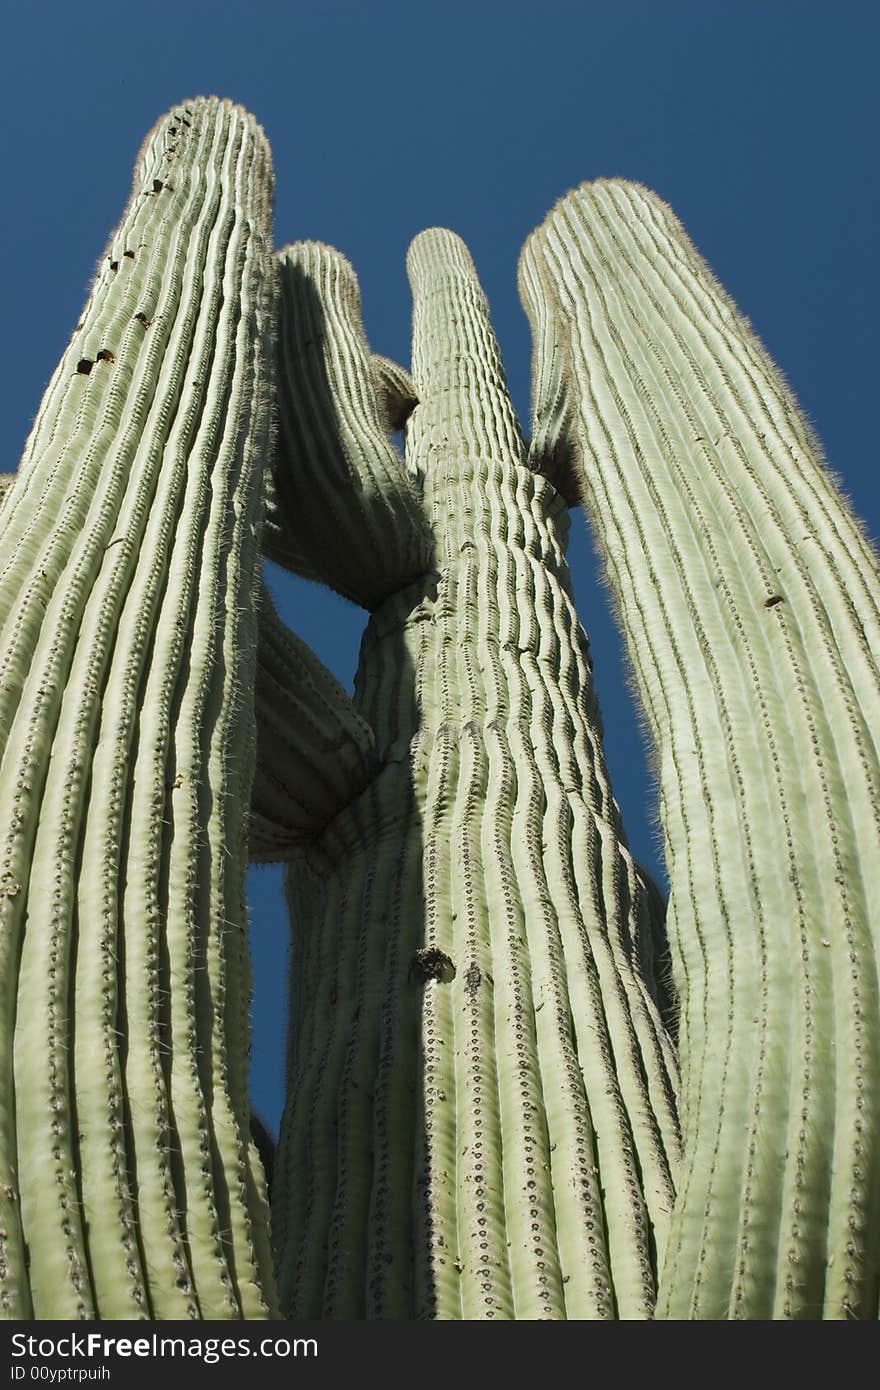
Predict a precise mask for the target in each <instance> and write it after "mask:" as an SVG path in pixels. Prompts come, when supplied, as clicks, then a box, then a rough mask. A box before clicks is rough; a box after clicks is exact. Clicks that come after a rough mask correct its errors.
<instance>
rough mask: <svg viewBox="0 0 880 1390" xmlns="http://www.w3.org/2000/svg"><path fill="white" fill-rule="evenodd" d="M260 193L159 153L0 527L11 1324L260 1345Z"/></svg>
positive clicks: (220, 136)
mask: <svg viewBox="0 0 880 1390" xmlns="http://www.w3.org/2000/svg"><path fill="white" fill-rule="evenodd" d="M270 210H271V171H270V162H269V152H268V148H267V146H266V142H265V139H264V137H263V135H262V132H261V131H260V129H259V127H258V126H257V125H256V124H255V122H254V121H253V120H252V119H251V118H250V117H249V116H247V115H246V114H245V113H244V112H242V111H241V110H240V109H238V108H236V107H234V106H231V105H230V104H229V103H228V102H220V101H216V100H210V101H203V100H199V101H195V102H191V103H188V104H186V105H183V106H181V107H178V108H175V110H173V111H172V112H171V113H170V114H169V115H168V116H167V117H166V118H165V119H164V120H162V121H160V123H159V124H158V125H157V126H156V128H155V129H154V130H153V131H152V132H151V134H150V135H149V137H148V138H147V140H146V143H145V144H144V146H143V150H142V152H141V156H140V158H139V161H138V164H137V168H136V171H135V179H134V187H133V191H132V196H131V200H130V202H129V205H128V208H127V209H126V212H125V214H124V216H123V219H122V221H121V223H120V225H119V228H118V229H117V231H116V232H115V233H114V235H113V237H112V238H111V241H110V244H109V246H108V249H107V253H106V255H105V257H104V258H103V260H102V261H101V263H100V265H99V267H98V272H97V276H96V279H95V282H94V286H93V289H92V293H91V296H90V298H89V301H88V303H87V305H86V308H85V310H84V312H83V316H82V319H81V321H80V323H79V324H78V325H77V327H76V331H75V333H74V335H73V339H72V341H71V343H70V346H69V347H68V349H67V351H66V352H65V354H64V356H63V358H62V360H61V363H60V365H59V367H58V369H57V371H56V373H55V375H54V377H53V379H52V381H51V383H50V385H49V388H48V390H47V392H46V395H45V398H44V400H43V403H42V405H41V407H40V411H39V414H38V416H37V419H36V423H35V425H34V429H33V433H32V435H31V437H30V440H29V441H28V445H27V448H26V451H25V454H24V458H23V460H22V463H21V467H20V469H19V473H18V476H17V478H16V479H15V481H14V484H13V485H12V487H11V490H10V492H9V493H8V494H7V496H6V499H5V502H4V505H3V508H2V512H0V561H2V572H0V624H2V654H0V673H2V674H0V738H2V743H0V748H2V762H0V806H2V808H3V821H4V830H3V833H2V839H0V979H2V1011H0V1066H2V1068H3V1073H2V1075H3V1082H2V1091H0V1095H2V1100H0V1104H2V1114H0V1173H2V1176H0V1210H2V1219H0V1227H2V1237H0V1308H2V1312H3V1314H4V1315H5V1316H7V1317H26V1316H29V1315H31V1314H33V1315H35V1316H36V1317H39V1318H45V1317H55V1318H66V1317H71V1318H73V1317H76V1318H85V1317H95V1316H100V1317H102V1318H136V1317H145V1316H146V1317H150V1316H152V1317H156V1318H187V1317H198V1316H202V1317H242V1316H244V1317H261V1316H266V1315H267V1314H268V1313H269V1312H270V1311H271V1310H272V1308H273V1306H274V1305H273V1292H272V1289H273V1282H272V1275H271V1268H270V1259H269V1248H268V1231H267V1210H266V1204H265V1194H264V1192H263V1190H262V1176H261V1173H260V1169H259V1163H258V1162H257V1161H256V1159H255V1155H254V1152H253V1150H252V1148H251V1146H250V1143H249V1111H248V1100H247V1007H248V998H249V974H248V960H247V949H246V940H245V911H244V902H243V875H244V869H245V864H246V855H247V846H246V842H245V821H246V813H247V808H248V804H249V800H250V791H251V778H252V773H253V750H254V716H253V695H252V691H253V685H254V668H255V656H256V615H255V605H256V600H257V587H258V583H259V572H258V565H257V557H258V549H257V547H258V539H259V537H258V529H259V522H260V518H261V512H262V467H263V461H264V457H265V452H266V444H267V431H268V421H269V410H268V406H269V384H268V379H267V370H268V358H267V352H266V338H267V329H268V324H269V316H270V313H271V309H272V298H271V286H272V283H273V281H272V277H271V276H270V274H269V270H270V247H269V242H268V236H269V230H270V229H269V218H270Z"/></svg>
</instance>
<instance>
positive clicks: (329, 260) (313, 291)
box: [263, 242, 431, 609]
mask: <svg viewBox="0 0 880 1390" xmlns="http://www.w3.org/2000/svg"><path fill="white" fill-rule="evenodd" d="M280 267H281V307H280V328H279V422H278V423H279V431H278V440H277V448H276V452H275V455H274V458H273V464H272V469H271V478H270V490H269V493H268V507H267V517H266V529H265V533H264V539H263V547H264V550H265V553H266V554H267V555H268V556H269V557H270V558H271V559H273V560H275V561H277V562H278V563H279V564H281V565H284V566H285V567H286V568H288V569H293V570H296V571H298V572H299V573H303V574H306V575H307V576H313V575H317V576H318V577H319V578H320V579H321V580H323V582H324V583H326V584H329V585H330V587H331V588H334V589H336V590H337V591H338V592H339V593H341V594H343V595H344V596H345V597H346V598H350V599H353V600H354V602H356V603H359V604H362V605H363V606H364V607H365V608H370V609H372V608H375V607H376V605H377V604H378V603H380V602H381V600H382V599H383V598H385V597H387V595H388V594H389V593H393V592H394V591H395V590H396V589H398V588H400V587H401V586H402V585H403V584H405V583H407V582H408V581H410V580H412V579H415V578H416V577H417V576H418V575H421V574H424V573H425V571H426V570H427V569H429V568H430V563H431V535H430V531H429V528H428V525H427V522H426V520H425V516H424V513H423V511H422V508H421V506H420V504H419V499H418V495H417V492H416V489H415V487H414V486H413V484H412V482H411V480H410V479H408V478H407V477H406V474H405V472H404V469H403V464H402V461H401V459H400V458H399V457H398V455H397V454H396V453H395V451H394V449H393V447H392V446H391V444H390V442H389V440H388V438H387V429H386V424H387V420H386V418H384V417H383V406H385V407H386V408H387V406H386V403H387V398H388V397H387V390H388V388H387V385H386V386H383V391H382V399H381V400H380V397H379V395H377V390H376V381H375V378H374V374H373V359H372V358H371V355H370V351H369V348H368V347H367V344H366V339H365V338H364V331H363V326H362V323H361V313H360V294H359V291H358V285H357V280H356V278H355V275H354V272H353V270H352V269H351V266H350V265H349V263H348V261H346V260H345V258H344V257H343V256H341V255H340V254H339V253H338V252H337V251H334V250H332V249H331V248H330V247H327V246H322V245H320V244H319V243H317V242H299V243H297V244H296V245H294V246H289V247H287V248H286V249H285V250H284V251H283V252H282V253H281V255H280ZM382 376H383V380H384V381H385V382H386V383H387V382H388V381H389V374H388V372H387V371H386V372H384V373H383V374H382ZM396 389H397V391H398V392H400V390H401V385H400V379H398V383H397V388H396Z"/></svg>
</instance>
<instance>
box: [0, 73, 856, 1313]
mask: <svg viewBox="0 0 880 1390" xmlns="http://www.w3.org/2000/svg"><path fill="white" fill-rule="evenodd" d="M270 201H271V173H270V164H269V154H268V149H267V147H266V143H265V140H264V137H263V135H262V132H261V131H260V130H259V127H258V126H257V125H256V124H255V122H254V121H253V120H252V119H251V118H250V117H249V116H247V114H246V113H244V112H242V111H241V110H240V109H239V108H237V107H234V106H232V105H230V104H229V103H228V102H221V101H217V100H215V99H210V100H201V99H200V100H198V101H195V102H191V103H189V104H186V105H184V106H181V107H178V108H175V110H174V111H173V112H171V113H170V114H169V116H167V117H166V118H165V119H164V120H163V121H161V122H160V123H159V125H158V126H157V127H156V128H155V129H154V131H153V132H152V133H151V135H150V136H149V137H148V139H147V141H146V143H145V145H144V147H143V151H142V154H141V157H140V160H139V162H138V166H137V170H136V175H135V185H134V189H133V193H132V198H131V201H130V203H129V205H128V208H127V210H126V213H125V214H124V217H123V220H122V222H121V224H120V227H119V229H118V231H117V232H116V233H115V234H114V236H113V238H112V240H111V243H110V246H109V248H108V251H107V255H106V257H105V259H104V260H103V261H102V262H101V265H100V266H99V270H98V275H97V277H96V280H95V284H94V287H93V291H92V294H91V297H90V299H89V302H88V304H87V305H86V309H85V311H84V313H83V317H82V319H81V321H80V323H79V324H78V325H77V328H76V330H75V333H74V336H73V340H72V342H71V344H70V347H69V348H68V350H67V352H66V353H65V355H64V357H63V359H62V361H61V364H60V366H59V368H58V371H57V372H56V374H55V376H54V378H53V380H52V382H51V383H50V386H49V389H48V391H47V393H46V396H45V398H44V401H43V404H42V406H41V408H40V412H39V415H38V417H37V420H36V424H35V426H34V430H33V433H32V435H31V438H30V440H29V442H28V446H27V449H26V452H25V456H24V459H23V461H22V464H21V468H20V470H19V473H18V475H17V477H16V478H15V479H14V480H12V481H11V482H10V483H4V485H3V488H2V490H0V566H2V567H0V809H2V812H3V824H4V830H3V833H2V836H0V1068H2V1085H0V1314H2V1316H5V1317H7V1318H10V1317H11V1318H22V1317H27V1316H30V1315H34V1316H36V1317H40V1318H43V1317H56V1318H88V1317H100V1318H104V1319H107V1318H143V1317H154V1318H180V1317H189V1318H195V1317H209V1318H217V1317H220V1318H240V1317H247V1318H250V1317H255V1318H259V1317H266V1316H271V1315H272V1314H273V1313H274V1312H275V1311H276V1310H277V1309H278V1308H279V1307H280V1308H282V1309H283V1310H284V1312H286V1313H291V1314H293V1315H295V1316H328V1317H374V1318H392V1317H398V1318H399V1317H433V1318H461V1317H464V1318H562V1317H569V1318H572V1317H573V1318H609V1317H642V1318H644V1317H650V1316H662V1317H698V1318H719V1317H750V1318H757V1317H761V1318H764V1317H846V1316H854V1315H855V1316H860V1317H876V1315H877V1304H878V1288H880V1246H878V1234H880V1153H878V1147H880V1138H878V1126H877V1120H878V1115H877V1109H878V1092H877V1083H878V1076H880V1017H878V1015H880V987H878V941H877V916H876V911H875V910H874V908H873V904H874V902H875V900H876V898H877V896H878V890H880V881H878V880H880V853H878V851H880V756H878V742H877V730H878V728H880V674H878V653H880V576H878V566H877V562H876V559H875V557H874V555H873V553H872V552H871V549H870V547H869V546H868V544H867V543H866V541H865V540H864V538H863V537H862V535H861V534H860V532H859V529H858V526H857V525H856V523H855V522H854V521H853V519H852V517H851V516H850V514H849V511H848V509H847V508H846V506H845V504H844V503H843V501H842V500H841V498H840V497H839V495H838V494H837V492H836V491H835V488H834V486H833V483H832V482H831V481H830V480H829V477H828V475H827V473H826V472H825V471H824V470H823V468H822V466H821V461H820V459H819V456H818V451H817V446H816V444H815V441H814V440H813V438H812V436H811V434H810V431H809V430H808V429H807V427H806V426H805V424H804V423H803V421H802V419H801V417H800V415H799V414H798V411H797V409H796V406H795V405H794V402H793V401H792V399H791V397H790V395H789V393H788V392H787V391H786V389H785V387H784V386H783V385H782V383H781V382H780V380H779V377H778V374H777V373H776V372H775V369H774V368H773V367H772V364H771V363H770V362H769V361H768V359H767V357H766V354H765V353H764V352H763V350H762V349H761V347H760V345H759V344H758V343H757V342H756V340H755V339H754V337H753V335H752V334H751V333H750V331H749V329H748V327H747V325H746V324H745V323H744V322H743V321H742V319H741V318H740V316H739V315H738V314H737V312H736V309H735V307H734V306H733V305H732V304H731V303H730V301H729V300H728V299H727V298H726V296H725V295H724V293H723V292H722V291H721V290H720V289H719V287H718V286H717V284H716V283H715V281H714V280H713V278H712V276H711V274H710V273H709V271H708V270H707V268H706V267H705V265H704V264H703V263H702V261H701V260H700V258H699V257H698V256H697V254H696V252H695V251H694V250H693V247H692V246H691V245H690V243H689V242H688V240H687V238H686V237H685V235H684V233H683V232H682V230H681V228H680V227H679V225H678V224H677V222H676V221H675V219H674V218H673V217H672V215H671V214H670V213H669V211H668V209H666V208H665V207H664V206H663V204H661V203H660V202H659V200H658V199H656V198H655V197H654V196H653V195H651V194H649V193H647V192H646V191H645V190H643V189H641V188H639V187H637V186H635V185H630V184H625V183H621V182H611V183H608V182H606V183H599V184H594V185H584V186H583V187H582V188H580V189H578V190H577V191H576V192H574V193H572V194H570V195H568V197H566V198H565V199H563V200H562V201H561V202H560V203H559V205H558V206H557V207H556V208H555V209H554V211H553V212H552V213H551V214H550V216H549V217H548V219H547V220H546V222H545V223H544V224H543V225H542V226H541V227H540V228H539V229H538V230H537V231H536V232H535V233H534V234H533V235H532V236H531V237H530V238H529V241H528V242H527V244H526V246H525V248H524V251H523V256H522V259H521V265H520V283H521V290H522V294H523V298H524V302H525V304H526V307H527V311H528V312H529V314H530V317H531V319H532V323H533V328H534V343H535V356H534V405H535V420H534V429H533V435H532V442H531V446H527V444H526V442H525V440H524V438H523V436H522V434H521V431H520V428H519V425H518V422H517V420H516V418H515V415H514V412H513V409H512V407H511V404H510V401H509V399H508V396H507V392H506V389H505V385H504V379H503V372H502V367H501V362H500V357H499V353H498V348H497V344H496V342H495V339H494V336H493V333H492V329H491V326H490V323H489V317H488V310H487V306H486V303H485V300H484V298H483V295H482V292H481V290H480V287H479V284H478V282H477V279H476V274H475V271H474V267H473V265H472V263H471V260H470V257H469V255H468V253H467V250H466V248H465V247H464V245H463V244H462V242H461V241H459V239H458V238H457V237H455V236H454V235H453V234H452V233H450V232H445V231H440V230H432V231H429V232H426V233H423V234H422V235H421V236H419V237H418V238H416V240H415V242H414V243H413V245H412V247H411V249H410V255H409V273H410V279H411V283H412V288H413V295H414V304H415V319H414V341H413V377H412V378H411V377H410V376H409V374H408V373H407V372H406V371H404V370H403V369H401V368H398V367H396V366H395V364H393V363H391V362H388V361H387V360H385V359H383V358H378V357H375V356H373V355H372V354H371V353H370V351H369V349H368V347H367V344H366V340H365V337H364V333H363V327H362V324H361V320H360V308H359V296H358V288H357V282H356V280H355V277H354V273H353V271H352V269H351V267H350V266H349V265H348V263H347V262H346V261H345V260H344V258H343V257H341V256H340V255H339V254H338V253H336V252H334V251H332V250H331V249H329V248H328V247H325V246H322V245H320V244H317V243H313V242H307V243H299V244H297V245H295V246H293V247H290V248H288V249H287V250H286V251H285V252H284V253H283V254H282V256H281V257H280V260H278V261H277V262H276V261H273V259H272V258H271V256H270V251H269V244H268V234H269V225H268V224H269V211H270ZM279 280H280V304H281V308H280V316H279V319H278V321H277V322H278V331H277V333H275V332H274V331H273V330H274V328H275V324H276V320H275V314H274V304H275V290H276V289H278V288H279V284H278V282H279ZM273 338H277V347H278V352H277V361H276V363H275V366H276V367H277V372H278V383H277V390H276V389H275V388H274V386H273V367H272V359H273V358H274V357H275V356H276V354H275V353H274V350H273V344H272V343H270V339H273ZM273 391H274V395H273ZM273 401H274V406H275V410H274V414H275V415H276V416H277V434H278V439H277V444H276V443H275V442H273V431H272V429H271V427H270V420H271V417H272V415H273V409H272V404H273ZM402 427H405V434H406V447H405V454H401V453H399V452H398V451H397V449H396V448H395V446H394V444H393V443H392V442H391V439H390V436H391V434H392V433H393V432H394V431H397V430H400V429H401V428H402ZM576 501H583V502H585V504H586V507H587V510H588V512H589V513H590V516H591V519H592V522H593V525H594V528H595V531H596V534H597V537H598V539H599V542H600V544H601V547H602V549H603V551H604V554H605V558H606V562H607V567H608V574H609V579H610V582H611V587H612V591H613V594H614V597H615V600H616V603H617V607H618V611H619V614H620V617H621V620H622V623H623V626H624V629H625V632H626V636H627V641H628V646H629V651H630V656H631V660H632V664H633V669H634V671H635V676H636V681H637V685H638V688H639V690H640V692H641V696H642V700H643V702H644V706H645V709H646V712H647V716H648V721H649V725H650V728H651V731H652V733H653V736H654V739H655V742H656V746H657V751H658V755H659V768H660V778H661V793H662V808H661V810H662V821H663V827H664V834H665V838H666V846H667V854H668V868H669V874H670V880H671V885H672V895H671V900H670V907H669V914H668V923H667V926H668V933H669V940H670V943H671V951H672V965H673V972H674V981H675V987H676V990H677V994H678V996H679V1001H680V1025H679V1022H678V1019H677V1017H676V1010H675V1009H674V1008H673V1007H672V1005H671V1003H670V1000H669V997H668V980H667V978H666V972H667V956H666V952H667V941H666V928H665V927H664V921H663V918H664V904H663V902H662V898H661V896H660V894H659V892H658V891H657V889H656V887H655V886H654V885H653V884H652V883H651V881H650V880H649V879H648V877H647V876H646V875H645V873H644V872H643V871H642V870H641V869H640V867H639V866H638V865H637V864H636V863H635V862H634V861H633V858H632V856H631V854H630V852H629V850H628V848H627V845H626V840H625V837H624V833H623V828H622V824H621V817H620V813H619V810H618V807H617V805H616V803H615V801H614V799H613V796H612V793H611V787H610V784H609V779H608V772H607V768H606V765H605V760H604V757H603V752H602V726H601V719H600V716H599V710H598V706H597V702H596V697H595V692H594V688H593V681H592V667H591V663H590V658H589V654H588V648H587V642H586V638H585V636H584V634H583V631H582V630H581V628H580V627H579V626H578V623H577V620H576V617H575V614H574V610H573V606H572V602H571V592H570V585H569V577H568V570H567V565H566V559H565V545H566V538H567V531H568V506H569V504H571V503H574V502H576ZM264 510H265V527H263V521H264ZM261 544H262V547H263V549H264V551H265V553H267V554H268V555H270V556H272V557H273V558H275V559H277V560H279V561H280V562H281V563H282V564H285V565H287V566H288V567H289V568H293V569H295V570H297V571H299V572H300V573H304V574H308V575H310V576H312V577H316V578H320V579H322V580H323V581H324V582H325V583H327V584H329V585H331V586H332V587H333V588H335V589H336V590H337V591H338V592H340V593H342V594H344V595H346V596H347V597H349V598H351V599H353V600H354V601H355V602H357V603H359V604H361V605H362V606H363V607H364V608H366V609H367V610H369V613H370V618H369V622H368V624H367V627H366V631H365V634H364V639H363V644H362V650H361V661H360V666H359V670H358V675H357V680H356V688H355V696H354V699H353V700H352V699H350V698H349V697H348V696H347V695H346V694H345V692H344V691H343V690H341V688H340V687H339V686H338V684H337V683H336V682H335V681H334V680H333V679H332V677H330V676H329V674H328V673H327V672H326V671H325V670H324V668H323V667H322V666H321V664H320V663H319V662H318V661H317V659H316V658H315V657H314V655H313V654H312V653H311V652H310V651H309V650H308V649H307V648H306V647H305V646H304V645H303V644H302V643H301V642H300V641H299V640H298V639H297V638H296V637H295V636H294V635H293V634H292V633H290V632H288V631H287V629H286V628H285V627H284V625H283V623H281V622H280V620H279V619H278V617H277V615H276V613H275V611H274V609H273V607H272V604H271V601H270V599H269V597H268V594H267V592H266V591H265V590H264V589H262V588H261V581H260V546H261ZM248 855H250V857H251V858H252V859H254V860H269V859H285V860H287V861H289V870H288V876H287V891H288V899H289V903H290V908H291V917H292V927H293V968H292V977H291V986H292V990H291V1026H290V1041H289V1049H290V1050H289V1076H288V1098H287V1105H286V1109H285V1114H284V1119H283V1124H282V1134H281V1144H280V1153H279V1159H278V1164H277V1169H276V1174H275V1194H274V1200H273V1223H272V1224H273V1230H272V1240H273V1242H274V1245H275V1249H276V1255H277V1273H278V1279H279V1283H280V1298H279V1300H278V1301H276V1298H275V1294H274V1291H273V1290H274V1280H273V1274H272V1271H271V1268H270V1265H271V1257H270V1238H269V1230H268V1214H267V1206H266V1200H265V1190H264V1183H263V1175H262V1170H261V1167H260V1164H259V1161H258V1159H257V1156H256V1153H255V1151H254V1147H253V1145H252V1143H251V1142H250V1140H249V1117H248V1102H247V1084H246V1069H247V1053H248V1046H247V1005H248V995H249V972H248V961H247V949H246V936H245V909H244V902H243V880H244V868H245V863H246V859H247V856H248ZM673 1025H674V1026H673ZM679 1026H680V1044H679V1045H678V1046H676V1044H675V1041H674V1038H675V1034H676V1030H677V1029H678V1028H679ZM679 1062H680V1065H681V1091H680V1095H679V1080H678V1077H679Z"/></svg>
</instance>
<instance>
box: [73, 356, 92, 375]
mask: <svg viewBox="0 0 880 1390" xmlns="http://www.w3.org/2000/svg"><path fill="white" fill-rule="evenodd" d="M94 365H95V364H94V362H93V361H92V359H91V357H81V358H80V359H79V361H78V362H77V364H76V370H77V372H78V373H79V375H80V376H88V374H89V372H90V371H91V370H92V368H93V367H94Z"/></svg>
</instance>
